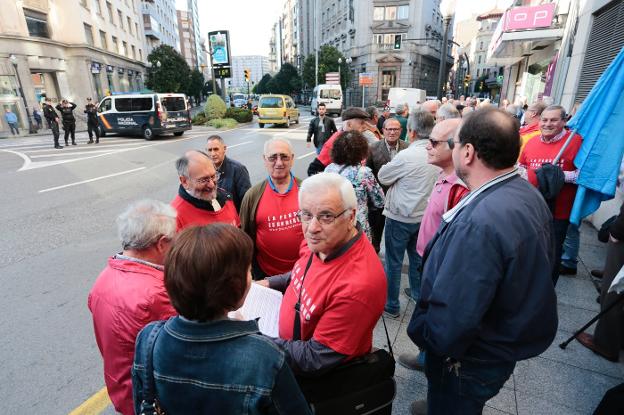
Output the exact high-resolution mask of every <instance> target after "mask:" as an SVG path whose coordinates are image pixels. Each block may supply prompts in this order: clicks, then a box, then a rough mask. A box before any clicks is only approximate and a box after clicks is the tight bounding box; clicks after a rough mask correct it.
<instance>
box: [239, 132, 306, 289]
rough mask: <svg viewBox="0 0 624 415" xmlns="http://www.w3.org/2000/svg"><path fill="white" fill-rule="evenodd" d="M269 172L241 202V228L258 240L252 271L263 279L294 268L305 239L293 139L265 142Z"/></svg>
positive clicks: (264, 157)
mask: <svg viewBox="0 0 624 415" xmlns="http://www.w3.org/2000/svg"><path fill="white" fill-rule="evenodd" d="M262 157H263V159H264V166H265V168H266V170H267V173H268V176H267V178H266V179H264V180H262V181H261V182H260V183H258V184H256V185H254V186H252V187H251V189H249V190H248V191H247V193H246V194H245V197H244V198H243V202H242V204H241V210H240V215H241V228H242V229H243V230H244V231H245V232H246V233H247V234H248V235H249V236H251V239H253V241H254V243H255V252H254V258H253V262H252V275H253V277H254V279H256V280H259V279H263V278H265V277H267V276H271V275H277V274H283V273H285V272H289V271H290V270H292V267H293V265H294V264H295V262H296V261H297V259H299V247H300V245H301V241H302V240H303V233H302V232H301V224H300V223H299V219H298V218H297V211H298V210H299V204H298V201H297V197H298V195H299V186H301V180H300V179H298V178H296V177H295V176H294V175H293V174H292V172H291V169H292V167H293V164H294V162H295V154H294V151H293V149H292V145H291V144H290V142H289V141H288V140H286V139H284V138H273V139H271V140H268V141H267V142H265V143H264V154H263V156H262Z"/></svg>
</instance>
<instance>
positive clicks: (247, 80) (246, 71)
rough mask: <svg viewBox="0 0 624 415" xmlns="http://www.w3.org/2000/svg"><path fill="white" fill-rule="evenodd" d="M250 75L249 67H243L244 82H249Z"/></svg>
mask: <svg viewBox="0 0 624 415" xmlns="http://www.w3.org/2000/svg"><path fill="white" fill-rule="evenodd" d="M250 75H251V71H250V70H249V69H245V82H249V77H250Z"/></svg>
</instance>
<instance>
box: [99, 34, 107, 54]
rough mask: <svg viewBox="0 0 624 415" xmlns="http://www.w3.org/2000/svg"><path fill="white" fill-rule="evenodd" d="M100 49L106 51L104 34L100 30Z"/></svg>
mask: <svg viewBox="0 0 624 415" xmlns="http://www.w3.org/2000/svg"><path fill="white" fill-rule="evenodd" d="M100 47H101V48H102V49H106V50H108V42H107V41H106V32H103V31H101V30H100Z"/></svg>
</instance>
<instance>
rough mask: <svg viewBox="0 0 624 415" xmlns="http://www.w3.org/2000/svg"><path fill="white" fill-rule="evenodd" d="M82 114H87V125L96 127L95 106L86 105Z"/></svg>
mask: <svg viewBox="0 0 624 415" xmlns="http://www.w3.org/2000/svg"><path fill="white" fill-rule="evenodd" d="M84 113H85V114H87V121H88V122H89V124H91V125H97V123H98V119H97V107H96V106H95V104H87V105H86V106H85V110H84Z"/></svg>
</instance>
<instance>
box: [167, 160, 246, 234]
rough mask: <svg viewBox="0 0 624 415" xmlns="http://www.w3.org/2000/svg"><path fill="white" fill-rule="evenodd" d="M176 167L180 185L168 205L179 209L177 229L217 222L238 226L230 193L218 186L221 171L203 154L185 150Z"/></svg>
mask: <svg viewBox="0 0 624 415" xmlns="http://www.w3.org/2000/svg"><path fill="white" fill-rule="evenodd" d="M176 169H177V170H178V177H179V178H180V187H179V188H178V194H177V196H176V197H175V198H174V199H173V201H172V202H171V206H173V207H174V208H175V209H176V210H177V211H178V217H177V230H178V231H179V230H181V229H184V228H186V227H188V226H196V225H208V224H211V223H216V222H222V223H228V224H230V225H233V226H240V219H239V218H238V213H236V207H235V206H234V202H233V201H232V195H231V194H229V193H228V192H226V191H225V190H223V189H220V188H219V187H218V186H217V183H218V181H219V176H220V174H219V172H217V170H216V169H215V167H214V163H213V162H212V160H211V159H210V157H209V156H208V155H207V154H206V153H204V152H203V151H199V150H191V151H187V152H186V153H185V154H184V156H182V157H180V158H179V159H178V160H177V161H176Z"/></svg>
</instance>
